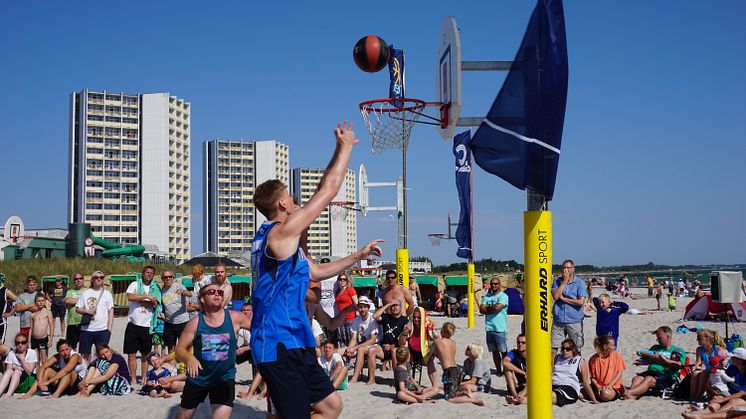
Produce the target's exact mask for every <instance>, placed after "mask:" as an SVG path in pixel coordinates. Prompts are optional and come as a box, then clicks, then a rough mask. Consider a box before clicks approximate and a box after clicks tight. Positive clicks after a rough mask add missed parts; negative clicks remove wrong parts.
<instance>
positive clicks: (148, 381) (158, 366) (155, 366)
mask: <svg viewBox="0 0 746 419" xmlns="http://www.w3.org/2000/svg"><path fill="white" fill-rule="evenodd" d="M147 360H148V365H150V369H149V370H148V371H147V372H146V373H145V385H144V386H142V389H140V394H141V395H143V396H150V397H154V398H157V397H163V398H164V399H167V398H169V397H171V395H170V394H169V392H168V389H167V388H165V387H163V386H162V385H161V384H160V383H159V382H158V380H160V379H161V378H166V377H170V376H171V371H169V370H168V369H167V368H165V367H164V366H163V359H162V358H161V354H160V353H158V352H156V351H153V352H150V353H149V354H148V357H147Z"/></svg>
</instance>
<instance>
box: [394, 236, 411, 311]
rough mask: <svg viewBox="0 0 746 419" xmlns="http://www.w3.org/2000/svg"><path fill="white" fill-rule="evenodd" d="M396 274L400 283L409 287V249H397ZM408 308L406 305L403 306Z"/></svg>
mask: <svg viewBox="0 0 746 419" xmlns="http://www.w3.org/2000/svg"><path fill="white" fill-rule="evenodd" d="M396 274H397V275H398V278H397V282H398V283H399V285H402V286H404V287H405V288H409V250H407V249H396ZM403 308H404V309H406V307H403Z"/></svg>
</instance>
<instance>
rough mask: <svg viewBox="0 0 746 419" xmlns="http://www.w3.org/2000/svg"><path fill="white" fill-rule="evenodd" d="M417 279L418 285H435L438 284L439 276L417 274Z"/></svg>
mask: <svg viewBox="0 0 746 419" xmlns="http://www.w3.org/2000/svg"><path fill="white" fill-rule="evenodd" d="M415 279H416V280H417V284H418V285H432V286H434V287H437V286H438V277H437V276H424V275H423V276H416V277H415Z"/></svg>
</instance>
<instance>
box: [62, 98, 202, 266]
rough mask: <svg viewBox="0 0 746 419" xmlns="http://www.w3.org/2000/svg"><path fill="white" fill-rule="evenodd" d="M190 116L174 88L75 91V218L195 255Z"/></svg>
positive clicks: (71, 204) (107, 235) (112, 236)
mask: <svg viewBox="0 0 746 419" xmlns="http://www.w3.org/2000/svg"><path fill="white" fill-rule="evenodd" d="M190 120H191V105H190V104H189V102H186V101H184V100H183V99H179V98H177V97H175V96H171V95H169V94H168V93H152V94H125V93H121V92H106V91H103V92H94V91H89V90H83V91H82V92H79V93H73V94H71V95H70V167H69V173H68V176H69V183H68V185H69V191H68V192H69V197H68V220H69V222H75V223H83V222H85V223H90V224H91V231H92V232H93V233H94V234H95V235H97V236H99V237H101V238H103V239H106V240H109V241H112V242H116V243H122V244H131V243H142V244H146V245H155V246H157V247H158V248H159V250H161V251H162V252H164V253H167V254H168V255H169V256H170V257H171V258H173V259H175V260H176V262H183V261H185V260H187V259H189V256H190V234H189V228H190V218H189V217H190V190H189V188H190V171H189V168H190V164H189V162H190V160H189V156H190Z"/></svg>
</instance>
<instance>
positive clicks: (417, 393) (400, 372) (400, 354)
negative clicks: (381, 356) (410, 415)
mask: <svg viewBox="0 0 746 419" xmlns="http://www.w3.org/2000/svg"><path fill="white" fill-rule="evenodd" d="M394 356H395V358H396V363H397V364H398V365H397V366H396V368H395V369H394V389H395V391H396V399H397V400H399V401H402V402H404V403H407V404H410V403H423V402H425V401H428V400H430V399H432V398H433V397H435V395H437V394H438V387H430V388H425V387H420V386H419V385H418V384H417V382H415V380H414V377H412V373H410V372H409V370H408V369H407V367H406V365H407V364H408V363H409V362H410V356H409V349H407V348H405V347H400V348H396V354H395V355H394Z"/></svg>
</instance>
